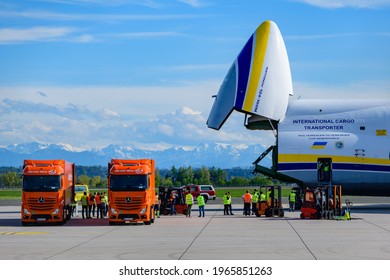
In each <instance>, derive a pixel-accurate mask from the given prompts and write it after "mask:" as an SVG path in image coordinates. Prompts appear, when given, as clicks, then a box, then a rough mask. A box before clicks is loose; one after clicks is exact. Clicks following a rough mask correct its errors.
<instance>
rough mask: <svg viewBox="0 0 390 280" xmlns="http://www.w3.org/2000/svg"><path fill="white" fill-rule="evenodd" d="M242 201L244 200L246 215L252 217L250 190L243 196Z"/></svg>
mask: <svg viewBox="0 0 390 280" xmlns="http://www.w3.org/2000/svg"><path fill="white" fill-rule="evenodd" d="M242 199H243V200H244V215H245V216H250V215H251V201H252V195H251V194H250V193H249V190H246V193H245V194H244V195H243V196H242Z"/></svg>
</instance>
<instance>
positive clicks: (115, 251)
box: [0, 197, 390, 260]
mask: <svg viewBox="0 0 390 280" xmlns="http://www.w3.org/2000/svg"><path fill="white" fill-rule="evenodd" d="M350 200H351V201H353V202H354V206H353V207H352V208H351V216H352V219H351V220H309V219H305V220H302V219H300V218H299V214H300V212H299V211H295V212H288V210H287V209H286V212H285V216H284V217H283V218H278V217H271V218H266V217H260V218H258V217H255V216H248V217H245V216H244V215H243V213H242V203H241V201H240V200H239V199H236V200H234V201H233V210H234V214H235V215H234V216H230V215H229V216H224V215H223V206H222V202H221V200H220V199H217V200H216V201H210V202H209V203H208V204H207V205H206V216H205V217H204V218H202V217H201V218H199V217H198V211H197V205H195V206H194V209H193V211H192V217H191V218H186V217H185V216H184V215H174V216H161V218H158V219H156V221H155V223H153V224H152V225H150V226H146V225H125V226H121V225H118V226H109V225H108V221H107V219H90V220H86V219H85V220H84V219H82V218H80V217H75V218H74V219H72V220H70V221H68V222H67V223H66V224H65V225H63V226H46V225H39V226H29V227H23V226H22V225H21V222H20V201H15V200H0V241H1V242H0V252H1V254H0V259H2V260H156V259H157V260H204V259H208V260H390V197H351V198H350ZM284 206H285V207H286V208H287V204H286V203H284Z"/></svg>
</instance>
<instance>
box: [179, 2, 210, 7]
mask: <svg viewBox="0 0 390 280" xmlns="http://www.w3.org/2000/svg"><path fill="white" fill-rule="evenodd" d="M178 1H179V2H181V3H184V4H187V5H190V6H191V7H194V8H201V7H205V6H208V5H209V3H207V2H205V1H201V0H178Z"/></svg>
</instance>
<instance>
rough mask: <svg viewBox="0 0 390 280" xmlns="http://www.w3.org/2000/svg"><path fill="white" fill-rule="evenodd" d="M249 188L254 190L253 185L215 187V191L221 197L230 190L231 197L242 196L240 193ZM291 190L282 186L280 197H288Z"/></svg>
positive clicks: (251, 190)
mask: <svg viewBox="0 0 390 280" xmlns="http://www.w3.org/2000/svg"><path fill="white" fill-rule="evenodd" d="M247 189H248V190H249V191H250V192H251V193H252V192H253V190H254V187H247V188H245V187H242V188H218V187H216V188H215V191H216V192H217V197H223V196H224V195H225V193H226V192H230V194H231V196H232V197H242V195H243V194H244V193H245V191H246V190H247ZM290 192H291V188H289V187H282V197H288V195H289V194H290Z"/></svg>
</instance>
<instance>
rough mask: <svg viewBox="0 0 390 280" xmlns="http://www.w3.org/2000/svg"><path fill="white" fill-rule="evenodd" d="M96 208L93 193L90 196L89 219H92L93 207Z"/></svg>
mask: <svg viewBox="0 0 390 280" xmlns="http://www.w3.org/2000/svg"><path fill="white" fill-rule="evenodd" d="M93 206H96V205H95V196H94V195H92V194H91V193H90V194H89V195H88V219H91V218H92V216H91V214H92V207H93Z"/></svg>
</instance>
